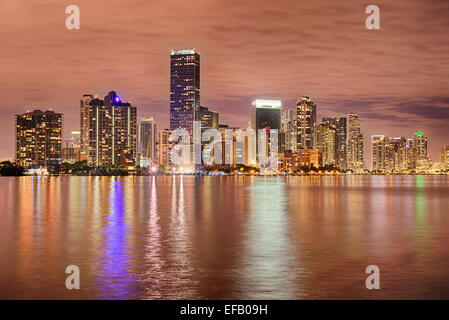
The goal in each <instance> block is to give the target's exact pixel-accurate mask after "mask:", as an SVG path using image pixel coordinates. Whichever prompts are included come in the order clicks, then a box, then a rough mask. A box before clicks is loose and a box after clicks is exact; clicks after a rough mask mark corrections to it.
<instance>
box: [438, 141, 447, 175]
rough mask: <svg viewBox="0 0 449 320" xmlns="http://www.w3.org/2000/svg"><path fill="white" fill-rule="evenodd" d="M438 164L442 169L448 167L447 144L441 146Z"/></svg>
mask: <svg viewBox="0 0 449 320" xmlns="http://www.w3.org/2000/svg"><path fill="white" fill-rule="evenodd" d="M439 158H440V159H439V160H440V166H441V169H442V170H448V169H449V146H443V148H441V150H440V153H439Z"/></svg>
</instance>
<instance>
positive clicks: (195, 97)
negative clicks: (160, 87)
mask: <svg viewBox="0 0 449 320" xmlns="http://www.w3.org/2000/svg"><path fill="white" fill-rule="evenodd" d="M199 108H200V55H199V53H198V52H197V51H196V50H195V49H192V50H171V56H170V130H175V129H177V128H184V129H186V130H188V132H189V133H190V134H192V133H193V121H195V120H197V111H198V110H199Z"/></svg>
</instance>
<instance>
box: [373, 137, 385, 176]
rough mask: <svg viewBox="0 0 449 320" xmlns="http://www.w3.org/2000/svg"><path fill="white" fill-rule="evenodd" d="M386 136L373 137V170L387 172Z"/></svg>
mask: <svg viewBox="0 0 449 320" xmlns="http://www.w3.org/2000/svg"><path fill="white" fill-rule="evenodd" d="M384 159H385V136H384V135H373V136H371V160H372V165H371V170H372V171H384V170H385V160H384Z"/></svg>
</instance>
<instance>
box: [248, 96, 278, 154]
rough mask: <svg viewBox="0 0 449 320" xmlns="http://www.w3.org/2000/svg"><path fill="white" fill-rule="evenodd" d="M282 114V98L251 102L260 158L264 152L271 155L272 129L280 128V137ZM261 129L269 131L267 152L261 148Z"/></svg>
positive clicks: (252, 120) (252, 123) (253, 126)
mask: <svg viewBox="0 0 449 320" xmlns="http://www.w3.org/2000/svg"><path fill="white" fill-rule="evenodd" d="M281 114H282V102H281V101H280V100H265V99H256V100H254V101H253V103H252V104H251V129H253V130H255V132H256V143H257V144H256V152H257V158H258V159H260V156H261V155H262V154H265V155H267V156H269V154H270V150H271V148H270V142H271V135H270V131H271V130H278V139H279V131H280V129H281ZM261 129H263V130H266V132H267V138H266V142H267V144H266V151H265V153H263V152H262V150H259V143H258V141H259V130H261ZM278 150H279V142H278Z"/></svg>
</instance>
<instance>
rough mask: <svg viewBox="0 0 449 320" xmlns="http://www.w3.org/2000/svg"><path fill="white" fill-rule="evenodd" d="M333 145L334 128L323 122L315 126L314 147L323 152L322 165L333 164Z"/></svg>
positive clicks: (334, 156)
mask: <svg viewBox="0 0 449 320" xmlns="http://www.w3.org/2000/svg"><path fill="white" fill-rule="evenodd" d="M335 145H336V144H335V129H334V128H332V127H328V126H326V125H324V124H320V125H319V126H318V127H317V128H316V148H317V149H320V150H321V151H322V152H323V164H324V165H331V166H334V165H335V163H336V159H335V158H336V153H335Z"/></svg>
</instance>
